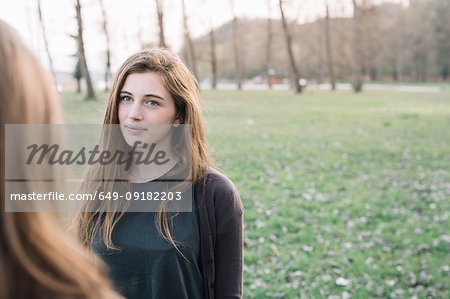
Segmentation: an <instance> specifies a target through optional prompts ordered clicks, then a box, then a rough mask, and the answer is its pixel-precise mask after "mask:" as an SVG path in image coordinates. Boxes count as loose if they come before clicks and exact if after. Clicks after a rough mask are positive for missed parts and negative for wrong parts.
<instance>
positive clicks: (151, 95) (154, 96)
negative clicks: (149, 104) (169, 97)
mask: <svg viewBox="0 0 450 299" xmlns="http://www.w3.org/2000/svg"><path fill="white" fill-rule="evenodd" d="M144 97H146V98H157V99H160V100H163V101H164V98H163V97H162V96H159V95H157V94H154V93H149V94H146V95H144Z"/></svg>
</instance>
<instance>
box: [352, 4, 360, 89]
mask: <svg viewBox="0 0 450 299" xmlns="http://www.w3.org/2000/svg"><path fill="white" fill-rule="evenodd" d="M352 2H353V21H352V57H353V60H352V61H353V64H352V68H353V75H352V86H353V90H354V91H355V92H360V91H361V90H362V78H361V55H360V52H359V36H358V19H359V8H358V5H357V3H356V0H352Z"/></svg>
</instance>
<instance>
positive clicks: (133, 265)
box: [92, 183, 203, 299]
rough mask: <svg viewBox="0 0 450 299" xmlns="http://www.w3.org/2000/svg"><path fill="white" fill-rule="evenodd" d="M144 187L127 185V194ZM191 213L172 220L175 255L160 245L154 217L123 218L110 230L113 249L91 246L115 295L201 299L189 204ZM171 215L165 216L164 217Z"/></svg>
mask: <svg viewBox="0 0 450 299" xmlns="http://www.w3.org/2000/svg"><path fill="white" fill-rule="evenodd" d="M147 185H148V183H140V184H134V183H132V184H131V191H133V192H134V191H138V192H141V191H145V190H148V188H149V186H147ZM192 204H193V209H192V212H183V213H179V214H178V215H177V216H176V217H174V218H173V227H172V234H173V238H174V239H175V241H176V242H177V244H179V245H178V249H179V250H180V251H181V252H182V253H183V255H184V256H185V258H186V259H185V258H183V257H182V256H181V255H180V254H179V253H178V252H177V250H176V248H175V247H174V246H173V245H172V244H170V243H169V242H168V241H166V240H164V239H163V238H162V237H161V236H160V234H159V233H158V231H157V228H156V225H155V219H154V217H156V215H157V213H156V212H142V213H139V212H137V213H136V212H127V213H125V214H124V215H123V217H122V218H121V219H120V220H119V222H118V223H117V225H116V226H115V227H114V230H113V233H112V236H111V237H112V241H113V244H114V245H116V246H117V247H119V248H120V251H117V250H107V249H106V248H105V245H104V244H103V242H102V241H100V240H99V238H98V236H97V237H96V238H95V239H94V241H93V243H92V249H93V250H94V251H95V252H97V253H98V254H99V255H100V256H101V257H102V259H103V260H104V261H105V262H106V263H107V265H108V266H109V273H110V279H111V280H112V281H113V284H114V286H115V288H116V290H117V291H118V292H120V293H121V294H122V295H123V296H125V297H126V298H129V299H132V298H133V299H134V298H158V299H159V298H203V294H202V293H203V287H202V275H201V272H200V268H199V260H198V259H199V250H200V236H199V226H198V216H197V209H196V204H195V200H193V201H192ZM171 214H173V213H169V217H170V215H171Z"/></svg>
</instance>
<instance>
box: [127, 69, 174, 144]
mask: <svg viewBox="0 0 450 299" xmlns="http://www.w3.org/2000/svg"><path fill="white" fill-rule="evenodd" d="M118 114H119V123H120V127H121V131H122V134H123V135H124V137H125V139H126V140H127V143H128V144H130V142H131V143H133V142H132V141H133V140H137V139H139V140H143V139H145V137H146V136H150V135H152V136H153V137H156V136H155V134H154V132H155V131H154V130H158V134H156V135H160V136H161V134H162V135H165V134H163V133H164V132H162V131H166V129H165V128H170V127H172V125H174V124H175V125H178V124H180V120H179V119H178V118H177V113H176V109H175V102H174V100H173V98H172V96H171V95H170V94H169V92H168V91H167V89H166V87H165V86H164V83H163V81H162V79H161V77H160V75H158V74H157V73H154V72H147V73H133V74H130V75H128V77H127V78H126V80H125V83H124V85H123V87H122V90H121V91H120V101H119V108H118ZM156 125H166V126H156ZM149 129H150V130H152V134H150V132H149ZM138 137H139V138H138ZM136 138H137V139H136ZM152 139H153V138H152Z"/></svg>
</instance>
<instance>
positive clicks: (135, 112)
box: [128, 101, 144, 120]
mask: <svg viewBox="0 0 450 299" xmlns="http://www.w3.org/2000/svg"><path fill="white" fill-rule="evenodd" d="M128 117H129V118H131V119H133V120H142V119H143V118H144V117H143V116H142V111H141V105H140V103H139V102H138V101H135V102H134V103H133V105H132V106H131V110H130V113H129V114H128Z"/></svg>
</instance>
